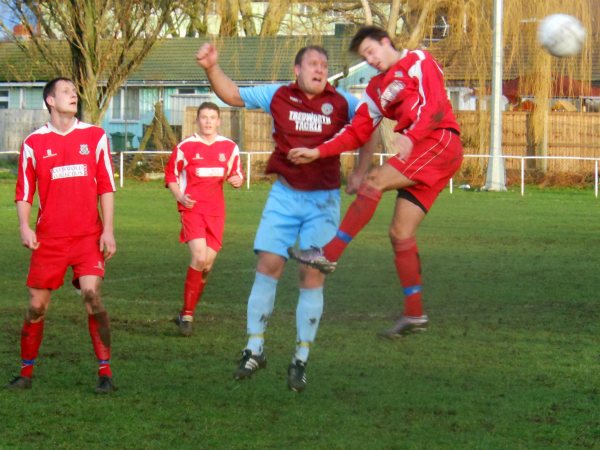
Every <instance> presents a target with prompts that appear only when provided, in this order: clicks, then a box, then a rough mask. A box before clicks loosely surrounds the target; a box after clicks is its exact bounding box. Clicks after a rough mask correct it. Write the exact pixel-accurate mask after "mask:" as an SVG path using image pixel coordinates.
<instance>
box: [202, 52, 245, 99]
mask: <svg viewBox="0 0 600 450" xmlns="http://www.w3.org/2000/svg"><path fill="white" fill-rule="evenodd" d="M196 62H197V63H198V65H199V66H200V67H202V68H203V69H204V71H205V72H206V76H207V77H208V81H209V82H210V85H211V87H212V88H213V90H214V91H215V94H217V97H219V98H220V99H221V100H222V101H224V102H225V103H227V104H228V105H230V106H244V101H243V100H242V97H240V90H239V88H238V86H237V85H236V84H235V83H234V82H233V81H232V80H231V78H229V77H228V76H227V74H225V72H223V69H221V66H219V53H218V52H217V48H216V47H215V46H214V45H213V44H211V43H209V42H205V43H204V44H202V46H201V47H200V49H199V50H198V52H197V53H196Z"/></svg>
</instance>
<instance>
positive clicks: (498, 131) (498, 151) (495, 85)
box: [483, 0, 506, 191]
mask: <svg viewBox="0 0 600 450" xmlns="http://www.w3.org/2000/svg"><path fill="white" fill-rule="evenodd" d="M502 11H503V6H502V0H494V34H493V50H492V98H491V100H492V104H491V113H492V116H491V130H490V158H489V161H488V168H487V176H486V182H485V186H484V187H483V189H484V190H486V191H505V190H506V172H505V170H504V158H502V108H501V107H502V105H501V101H502V60H503V58H504V49H503V46H502Z"/></svg>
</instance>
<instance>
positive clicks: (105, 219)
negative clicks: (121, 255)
mask: <svg viewBox="0 0 600 450" xmlns="http://www.w3.org/2000/svg"><path fill="white" fill-rule="evenodd" d="M100 209H101V210H102V224H103V229H102V234H101V235H100V251H101V252H102V253H104V259H105V260H106V261H108V260H109V259H110V258H112V257H113V255H114V254H115V253H116V252H117V243H116V241H115V233H114V225H113V223H114V220H113V218H114V210H115V195H114V193H113V192H106V193H104V194H102V195H101V196H100Z"/></svg>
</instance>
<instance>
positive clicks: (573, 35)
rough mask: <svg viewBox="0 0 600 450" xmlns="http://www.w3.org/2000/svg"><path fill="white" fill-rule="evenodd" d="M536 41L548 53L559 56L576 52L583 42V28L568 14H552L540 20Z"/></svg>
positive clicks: (579, 49) (571, 54)
mask: <svg viewBox="0 0 600 450" xmlns="http://www.w3.org/2000/svg"><path fill="white" fill-rule="evenodd" d="M537 38H538V42H539V43H540V45H541V46H542V47H544V48H545V49H546V51H547V52H548V53H550V54H551V55H553V56H558V57H560V58H562V57H565V56H573V55H576V54H578V53H579V52H580V51H581V48H582V47H583V43H584V42H585V28H584V27H583V25H582V24H581V22H580V21H579V20H578V19H577V18H576V17H573V16H570V15H568V14H552V15H549V16H546V17H544V18H543V19H542V21H541V22H540V25H539V27H538V31H537Z"/></svg>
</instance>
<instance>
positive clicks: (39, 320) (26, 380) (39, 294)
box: [7, 288, 51, 390]
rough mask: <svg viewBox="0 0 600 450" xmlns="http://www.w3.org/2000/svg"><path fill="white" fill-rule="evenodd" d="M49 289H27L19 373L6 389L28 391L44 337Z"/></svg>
mask: <svg viewBox="0 0 600 450" xmlns="http://www.w3.org/2000/svg"><path fill="white" fill-rule="evenodd" d="M50 296H51V291H50V289H34V288H29V307H28V308H27V312H26V313H25V320H24V322H23V328H22V330H21V372H20V374H19V376H17V377H15V378H14V379H13V380H12V381H11V382H10V383H9V384H8V385H7V388H9V389H14V390H22V389H30V388H31V379H32V377H33V367H34V364H35V360H36V358H37V356H38V353H39V349H40V345H41V344H42V339H43V336H44V318H45V315H46V311H47V310H48V306H49V305H50Z"/></svg>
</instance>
